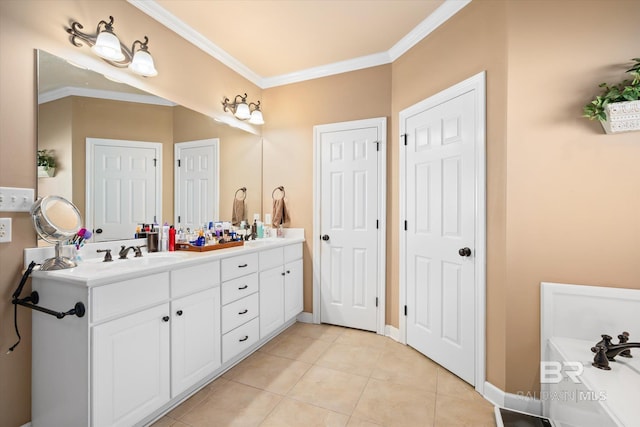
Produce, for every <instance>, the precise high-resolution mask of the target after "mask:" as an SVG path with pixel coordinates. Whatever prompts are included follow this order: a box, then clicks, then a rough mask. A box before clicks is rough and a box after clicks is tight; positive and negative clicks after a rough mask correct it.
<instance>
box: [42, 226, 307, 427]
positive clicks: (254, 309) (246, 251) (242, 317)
mask: <svg viewBox="0 0 640 427" xmlns="http://www.w3.org/2000/svg"><path fill="white" fill-rule="evenodd" d="M300 231H302V230H300ZM297 236H299V237H297ZM302 236H303V234H302V233H300V234H299V235H296V234H293V236H291V237H287V238H281V239H264V240H258V241H255V242H247V244H246V245H245V246H241V247H235V248H229V249H222V250H216V251H210V252H202V253H195V252H181V251H179V252H159V253H152V254H146V253H145V254H144V256H143V257H142V258H133V257H132V256H131V257H130V259H127V260H119V259H116V258H117V257H115V256H114V261H113V262H102V259H101V258H93V259H87V260H85V261H83V262H81V263H80V264H79V265H78V266H77V267H76V268H72V269H67V270H59V271H47V272H37V271H36V272H34V273H33V275H32V277H33V282H32V283H33V286H32V287H33V290H34V291H37V292H38V293H39V296H40V301H39V305H41V306H46V307H49V308H51V309H53V310H60V311H65V310H68V309H69V307H72V306H73V305H74V304H75V303H76V302H82V303H83V304H84V305H85V307H86V314H85V315H84V316H83V317H81V318H79V317H76V316H67V317H65V318H63V319H56V318H55V317H53V316H49V315H46V314H43V313H40V312H37V311H34V312H33V374H32V375H33V376H32V396H33V397H32V426H33V427H43V426H46V427H57V426H59V427H73V426H78V427H86V426H92V427H102V426H134V425H136V426H138V425H146V424H149V423H151V422H152V421H154V420H155V419H157V418H158V417H159V416H161V415H162V414H163V413H165V412H167V411H168V410H170V409H171V408H173V407H174V406H176V405H177V404H179V403H180V402H182V401H183V400H185V399H186V398H188V397H189V396H190V395H192V394H193V393H195V392H196V391H198V390H199V389H200V388H202V387H203V386H205V385H206V384H207V383H209V382H210V381H211V380H213V379H214V378H216V377H218V376H220V375H221V374H222V373H223V372H225V371H226V370H228V369H229V368H231V367H232V366H233V365H235V364H236V363H238V362H239V361H241V360H242V359H243V358H245V357H247V356H248V355H250V354H251V353H252V352H254V351H255V350H257V349H258V348H259V347H260V346H261V345H263V344H264V343H266V342H267V341H269V340H270V339H272V338H273V337H274V336H276V335H277V334H278V333H280V332H281V331H282V330H284V329H285V328H286V327H288V326H289V325H291V324H292V323H293V322H295V320H296V316H297V315H298V314H299V313H301V312H302V309H303V295H302V289H303V274H302V268H303V264H302V242H303V241H304V238H303V237H302Z"/></svg>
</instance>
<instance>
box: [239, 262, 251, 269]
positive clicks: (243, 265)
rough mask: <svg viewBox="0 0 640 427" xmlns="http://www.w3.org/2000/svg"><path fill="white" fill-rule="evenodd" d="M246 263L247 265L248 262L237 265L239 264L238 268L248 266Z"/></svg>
mask: <svg viewBox="0 0 640 427" xmlns="http://www.w3.org/2000/svg"><path fill="white" fill-rule="evenodd" d="M248 265H249V264H247V263H244V264H241V265H239V266H238V268H245V267H246V266H248Z"/></svg>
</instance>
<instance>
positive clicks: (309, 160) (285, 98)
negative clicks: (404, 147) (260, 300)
mask: <svg viewBox="0 0 640 427" xmlns="http://www.w3.org/2000/svg"><path fill="white" fill-rule="evenodd" d="M263 101H264V102H263V105H264V111H265V113H264V114H265V122H266V124H265V126H264V131H263V137H264V140H263V144H264V147H263V148H264V166H263V169H264V170H263V187H264V198H263V206H264V212H271V211H272V198H271V193H272V191H273V189H274V188H275V187H277V186H280V185H282V186H284V188H285V192H286V198H285V201H286V203H287V207H288V209H289V213H290V216H291V227H302V228H304V229H305V237H306V239H307V241H306V242H305V244H304V311H306V312H312V311H313V310H312V308H313V305H312V304H313V301H312V299H313V298H312V297H313V281H312V265H311V254H312V252H313V238H314V236H313V126H315V125H321V124H327V123H335V122H342V121H347V120H359V119H367V118H372V117H387V118H389V116H390V106H391V66H390V65H384V66H380V67H374V68H369V69H365V70H361V71H354V72H351V73H345V74H339V75H336V76H331V77H325V78H322V79H316V80H310V81H307V82H302V83H296V84H292V85H288V86H281V87H276V88H272V89H267V90H265V91H264V95H263ZM267 112H268V115H267ZM387 138H389V137H388V136H387Z"/></svg>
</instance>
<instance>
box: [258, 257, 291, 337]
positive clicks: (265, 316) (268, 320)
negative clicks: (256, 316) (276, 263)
mask: <svg viewBox="0 0 640 427" xmlns="http://www.w3.org/2000/svg"><path fill="white" fill-rule="evenodd" d="M284 274H285V273H284V272H283V271H282V266H280V267H276V268H272V269H270V270H266V271H263V272H261V273H260V338H264V337H265V336H267V335H269V334H270V333H271V332H273V331H275V330H276V329H278V328H279V327H280V326H282V325H283V324H284Z"/></svg>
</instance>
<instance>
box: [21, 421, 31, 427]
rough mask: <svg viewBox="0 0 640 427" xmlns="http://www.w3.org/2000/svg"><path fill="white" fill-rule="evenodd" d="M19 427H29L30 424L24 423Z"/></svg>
mask: <svg viewBox="0 0 640 427" xmlns="http://www.w3.org/2000/svg"><path fill="white" fill-rule="evenodd" d="M20 427H31V423H30V422H28V423H26V424H23V425H21V426H20Z"/></svg>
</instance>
